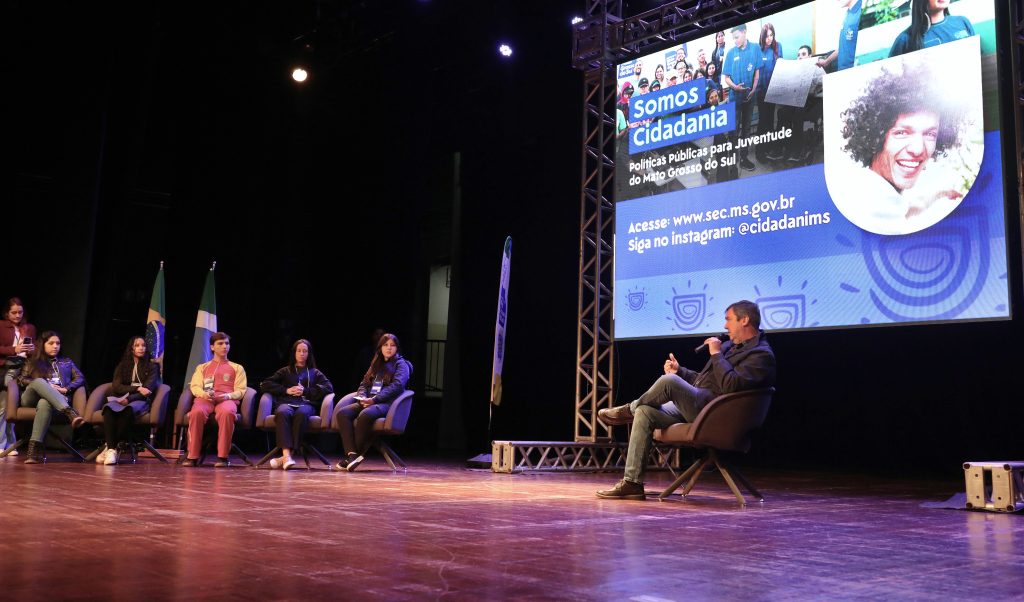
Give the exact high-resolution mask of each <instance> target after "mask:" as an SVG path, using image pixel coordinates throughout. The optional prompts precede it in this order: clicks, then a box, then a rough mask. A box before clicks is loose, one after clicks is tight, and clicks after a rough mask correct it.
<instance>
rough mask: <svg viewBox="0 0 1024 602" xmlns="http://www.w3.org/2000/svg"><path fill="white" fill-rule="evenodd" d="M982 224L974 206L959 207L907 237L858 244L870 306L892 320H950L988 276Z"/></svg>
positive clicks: (986, 238) (985, 224) (869, 238)
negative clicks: (869, 285) (866, 275)
mask: <svg viewBox="0 0 1024 602" xmlns="http://www.w3.org/2000/svg"><path fill="white" fill-rule="evenodd" d="M988 234H989V233H988V221H987V220H986V219H985V214H984V211H983V210H982V209H981V208H978V207H970V208H967V207H962V208H961V211H959V212H958V213H957V219H956V220H951V219H947V220H946V221H945V222H940V223H939V224H936V225H935V226H932V227H931V228H929V229H928V230H925V231H923V232H919V233H917V234H915V235H914V236H913V237H902V236H876V235H873V234H869V233H865V234H864V236H863V239H862V249H863V254H864V261H865V264H866V267H867V269H868V273H869V274H870V275H871V279H872V280H873V283H874V287H872V288H871V290H870V291H869V292H870V296H871V301H872V303H874V305H875V307H876V308H877V309H878V311H880V312H882V314H884V315H885V316H886V317H887V318H889V319H890V320H893V321H909V320H943V319H948V318H954V317H956V316H958V315H959V314H960V313H961V312H963V311H964V310H965V309H966V308H968V307H970V305H971V304H972V303H973V302H974V301H975V300H976V299H977V298H978V295H979V294H981V290H982V288H983V287H984V285H985V280H986V279H987V278H988V273H989V263H990V257H989V236H988Z"/></svg>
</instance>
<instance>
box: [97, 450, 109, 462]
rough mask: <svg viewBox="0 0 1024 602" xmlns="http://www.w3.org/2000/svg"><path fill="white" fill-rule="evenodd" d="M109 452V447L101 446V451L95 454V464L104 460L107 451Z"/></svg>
mask: <svg viewBox="0 0 1024 602" xmlns="http://www.w3.org/2000/svg"><path fill="white" fill-rule="evenodd" d="M109 452H110V448H109V447H105V448H103V451H101V452H100V453H99V455H98V456H96V463H97V464H103V462H104V461H106V459H107V453H109Z"/></svg>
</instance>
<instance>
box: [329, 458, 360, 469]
mask: <svg viewBox="0 0 1024 602" xmlns="http://www.w3.org/2000/svg"><path fill="white" fill-rule="evenodd" d="M356 457H358V454H347V455H345V456H342V458H341V459H340V460H338V463H337V464H335V465H334V468H335V469H336V470H348V465H349V462H351V461H353V460H355V459H356Z"/></svg>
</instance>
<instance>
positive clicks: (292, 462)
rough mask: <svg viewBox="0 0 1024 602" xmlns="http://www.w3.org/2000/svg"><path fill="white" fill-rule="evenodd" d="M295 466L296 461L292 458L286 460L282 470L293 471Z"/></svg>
mask: <svg viewBox="0 0 1024 602" xmlns="http://www.w3.org/2000/svg"><path fill="white" fill-rule="evenodd" d="M294 466H295V460H292V459H291V458H287V459H285V461H284V462H283V463H282V464H281V468H282V469H284V470H291V469H292V468H293V467H294Z"/></svg>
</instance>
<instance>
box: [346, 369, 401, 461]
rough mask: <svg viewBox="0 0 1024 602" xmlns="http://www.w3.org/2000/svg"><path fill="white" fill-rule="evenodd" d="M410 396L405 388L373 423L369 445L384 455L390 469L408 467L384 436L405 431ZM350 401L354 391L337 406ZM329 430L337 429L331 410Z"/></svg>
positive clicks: (353, 398) (353, 396) (351, 401)
mask: <svg viewBox="0 0 1024 602" xmlns="http://www.w3.org/2000/svg"><path fill="white" fill-rule="evenodd" d="M412 397H413V391H412V390H411V389H406V390H405V391H403V392H402V394H401V395H399V396H398V398H397V399H395V400H394V401H392V402H391V406H390V407H388V413H387V415H386V416H384V417H383V418H378V419H377V420H376V421H375V422H374V423H373V434H374V438H373V441H372V443H371V444H370V445H371V446H372V447H375V448H376V449H377V451H379V452H380V454H381V455H382V456H384V460H385V461H386V462H387V463H388V466H390V467H391V470H398V468H397V465H400V466H401V467H402V470H406V469H408V465H407V464H406V463H405V461H403V460H402V458H401V457H399V455H398V454H396V453H395V450H393V449H391V446H389V445H388V444H387V441H386V440H385V437H387V436H393V435H401V434H402V433H404V432H405V426H406V424H407V423H408V422H409V414H410V412H412ZM352 403H355V393H350V394H348V395H346V396H345V397H343V398H342V399H341V401H339V402H338V407H342V406H343V405H346V406H347V405H350V404H352ZM330 430H332V431H337V430H338V420H337V417H336V416H335V415H334V412H333V411H332V412H331V425H330Z"/></svg>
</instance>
